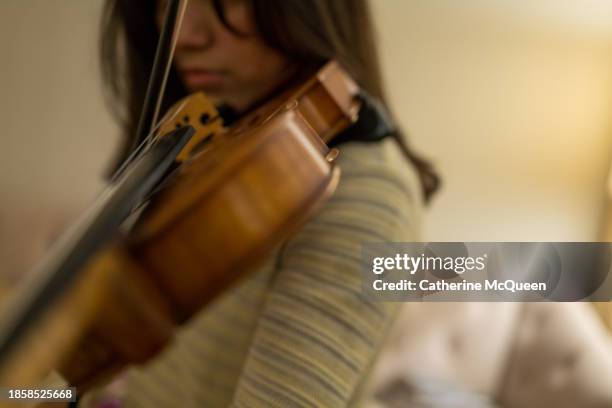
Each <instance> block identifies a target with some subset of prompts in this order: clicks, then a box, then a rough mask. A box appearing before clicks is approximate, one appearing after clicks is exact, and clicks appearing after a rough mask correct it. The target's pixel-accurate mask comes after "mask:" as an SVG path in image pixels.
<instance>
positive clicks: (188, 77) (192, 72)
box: [181, 69, 224, 88]
mask: <svg viewBox="0 0 612 408" xmlns="http://www.w3.org/2000/svg"><path fill="white" fill-rule="evenodd" d="M181 77H182V79H183V81H184V82H185V85H187V87H189V88H216V87H218V86H220V85H221V84H222V83H223V78H224V73H223V72H222V71H212V70H207V69H185V70H182V71H181Z"/></svg>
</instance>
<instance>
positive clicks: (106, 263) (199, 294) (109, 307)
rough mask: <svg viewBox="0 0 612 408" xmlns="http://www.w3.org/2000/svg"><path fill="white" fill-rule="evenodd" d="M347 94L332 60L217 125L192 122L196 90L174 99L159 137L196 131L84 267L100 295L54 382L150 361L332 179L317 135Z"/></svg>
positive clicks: (351, 100)
mask: <svg viewBox="0 0 612 408" xmlns="http://www.w3.org/2000/svg"><path fill="white" fill-rule="evenodd" d="M357 92H358V87H357V86H356V85H355V83H354V82H353V81H352V80H351V79H350V78H349V77H348V76H347V75H346V73H344V72H343V71H342V70H341V69H340V67H339V66H338V65H337V64H335V63H333V62H332V63H329V64H328V65H326V66H325V67H323V68H322V69H321V70H320V71H319V72H318V73H317V74H316V75H315V76H314V77H313V78H311V79H309V80H308V81H307V82H306V83H305V84H302V85H301V86H300V87H299V88H297V89H293V90H291V91H289V92H286V93H284V94H283V95H280V96H279V97H277V98H275V99H274V100H272V101H270V102H268V103H267V104H265V105H264V106H262V107H260V108H258V109H256V110H255V111H253V112H251V113H250V114H248V115H246V116H245V117H243V118H241V119H240V120H239V121H238V122H237V123H236V124H235V125H234V126H233V127H231V128H230V129H227V130H223V128H222V127H221V126H220V125H219V122H218V121H212V122H210V123H208V122H209V121H207V120H200V121H198V120H196V119H197V118H212V117H215V115H216V112H213V111H211V109H212V108H211V106H212V105H210V104H209V103H208V102H207V101H206V100H205V99H202V97H201V96H194V97H188V98H186V100H183V101H181V102H179V103H177V105H175V109H174V112H171V114H170V115H169V116H168V118H167V119H164V123H163V125H162V126H161V128H160V131H159V132H160V135H161V134H163V133H164V132H166V131H168V130H169V129H173V128H175V127H178V126H181V125H185V124H189V125H191V126H194V127H195V129H196V132H195V135H194V136H193V138H192V140H191V141H190V142H189V143H188V144H187V146H186V147H185V149H184V151H182V152H181V154H180V155H179V156H178V159H179V160H180V161H181V164H180V166H179V167H178V169H177V170H176V171H175V172H174V173H173V174H171V175H170V176H169V177H168V179H167V180H166V181H165V183H164V186H163V188H161V190H160V191H159V192H157V193H156V194H155V195H154V196H153V197H152V199H151V201H150V203H149V204H148V206H147V208H146V209H145V210H144V212H143V214H142V215H141V216H140V218H139V220H138V222H137V224H136V225H135V226H134V228H133V229H132V231H131V232H130V233H129V234H128V235H127V236H125V237H123V238H122V239H120V240H118V241H117V242H115V243H113V244H112V245H110V246H109V247H107V248H106V250H104V251H103V252H102V253H100V254H98V255H97V256H95V257H94V258H93V259H92V260H91V261H90V262H89V263H88V265H87V267H86V271H84V275H85V278H84V281H83V282H87V279H88V278H87V276H90V277H92V278H91V279H89V280H90V281H91V283H90V285H97V286H98V287H96V290H97V292H98V293H100V292H102V293H104V294H105V295H104V301H103V302H101V301H99V300H98V302H97V306H96V312H95V313H92V314H91V315H92V316H93V317H92V318H91V319H90V320H88V321H87V322H86V323H85V324H84V325H83V330H82V331H81V333H80V334H79V336H78V339H76V340H74V341H73V343H74V348H73V350H72V351H71V352H70V353H68V354H65V355H62V356H56V357H55V358H56V359H57V360H56V361H55V362H54V363H53V364H54V365H55V367H59V371H60V373H61V374H62V375H63V376H64V378H66V379H67V380H68V381H69V383H70V384H71V385H74V386H77V387H78V388H79V392H82V391H83V390H84V389H86V388H88V387H89V386H91V385H93V384H96V383H98V382H99V381H101V380H103V379H105V378H107V377H109V376H110V375H112V374H115V373H116V372H117V371H118V370H120V369H121V368H122V367H124V366H125V365H127V364H138V363H142V362H144V361H146V360H148V359H149V358H151V357H152V356H154V355H155V354H156V353H158V352H159V351H160V350H161V349H162V348H163V347H165V346H166V345H167V344H168V343H169V342H170V341H171V340H172V337H173V335H174V333H175V331H176V329H177V328H178V327H179V326H180V325H181V324H183V323H185V322H186V321H187V320H188V319H189V318H191V317H192V316H193V315H194V314H195V313H196V312H198V311H199V310H201V309H202V308H203V307H204V306H206V304H208V303H209V302H211V301H212V300H213V299H215V298H216V297H217V296H219V295H220V294H221V293H222V292H223V291H225V290H227V289H228V288H230V287H231V286H232V285H234V284H235V283H236V282H237V281H238V280H239V279H241V278H242V277H244V276H245V274H247V273H248V272H249V271H251V270H253V268H254V267H256V266H257V265H258V264H259V263H260V262H261V261H262V260H264V259H265V257H266V256H267V255H270V253H271V252H272V250H273V249H274V248H275V247H277V246H278V245H280V244H281V243H282V242H283V241H284V240H286V239H287V238H288V237H289V236H290V235H291V234H292V233H294V232H295V231H297V230H298V229H299V228H300V227H301V226H302V225H303V224H304V223H305V222H306V221H307V220H308V219H309V218H310V217H311V216H312V215H313V214H314V212H315V211H316V210H317V208H319V207H320V206H321V205H322V204H323V203H324V202H325V200H326V199H327V198H328V197H329V196H330V195H331V194H332V193H333V191H334V189H335V187H336V185H337V183H338V180H339V174H340V170H339V168H338V166H337V165H336V164H335V162H334V159H335V158H336V156H337V154H338V152H337V150H335V149H332V150H330V149H329V148H328V147H327V146H326V144H325V142H326V141H329V140H330V139H331V138H332V137H333V136H334V135H336V134H337V133H338V132H340V131H341V130H343V129H344V128H346V127H347V126H349V125H350V124H351V123H352V122H354V121H355V120H356V118H357V113H358V110H359V101H358V100H357V98H356V95H357ZM192 122H194V123H192ZM94 276H96V277H97V278H96V279H94V278H93V277H94ZM100 276H102V277H103V279H100ZM100 282H103V284H101V283H100ZM83 285H85V286H87V283H82V284H81V286H83ZM100 286H103V287H100ZM97 299H99V296H98V297H97ZM30 363H31V362H30Z"/></svg>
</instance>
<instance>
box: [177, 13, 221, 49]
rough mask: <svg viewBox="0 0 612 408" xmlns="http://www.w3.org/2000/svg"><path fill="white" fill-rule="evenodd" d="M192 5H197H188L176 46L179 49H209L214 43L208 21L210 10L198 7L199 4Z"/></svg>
mask: <svg viewBox="0 0 612 408" xmlns="http://www.w3.org/2000/svg"><path fill="white" fill-rule="evenodd" d="M190 3H196V4H188V5H187V9H186V10H185V14H184V16H183V21H182V23H181V29H180V32H179V36H178V38H177V43H176V46H177V48H203V47H207V46H208V45H210V43H212V41H213V30H212V25H211V24H210V22H209V21H207V20H208V18H207V15H209V14H210V10H202V7H197V3H198V2H190Z"/></svg>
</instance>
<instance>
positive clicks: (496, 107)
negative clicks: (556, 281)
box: [373, 0, 612, 241]
mask: <svg viewBox="0 0 612 408" xmlns="http://www.w3.org/2000/svg"><path fill="white" fill-rule="evenodd" d="M373 4H374V5H375V10H376V12H377V17H378V21H379V22H380V23H382V24H381V26H380V30H379V31H380V34H381V38H382V39H383V43H382V45H383V57H384V58H383V59H384V62H385V67H386V72H387V74H388V75H387V82H388V84H389V90H390V94H391V97H392V100H393V102H394V107H395V111H396V113H397V114H398V116H399V117H400V119H401V122H402V124H403V125H404V126H405V128H406V129H407V130H408V132H409V133H410V134H411V138H412V140H413V142H414V144H415V145H416V146H418V147H419V148H421V149H422V150H423V151H424V152H426V153H427V154H428V155H429V156H431V157H432V158H434V159H435V161H436V162H437V163H438V166H439V169H440V171H441V173H442V177H443V178H444V182H445V186H444V190H443V192H442V193H441V194H440V196H439V197H438V199H437V200H436V202H435V204H434V205H433V207H432V210H431V212H430V213H429V222H428V226H429V228H428V238H429V239H432V240H532V241H537V240H542V241H544V240H551V241H554V240H559V241H563V240H594V239H596V237H597V233H598V229H599V224H600V218H601V211H602V203H603V202H602V200H603V195H604V184H605V179H606V175H607V171H608V163H609V157H610V148H611V147H612V146H611V142H612V137H610V136H611V132H610V131H611V126H610V125H611V121H610V119H611V118H612V46H611V44H612V41H611V40H612V3H610V2H607V1H601V0H588V1H584V2H576V1H566V0H559V1H548V0H546V1H544V0H538V1H531V0H522V1H509V0H487V1H481V0H462V1H461V2H457V1H454V0H435V1H431V0H411V1H405V0H380V1H374V2H373Z"/></svg>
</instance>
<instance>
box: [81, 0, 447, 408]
mask: <svg viewBox="0 0 612 408" xmlns="http://www.w3.org/2000/svg"><path fill="white" fill-rule="evenodd" d="M164 8H165V1H163V0H158V1H157V2H155V1H154V0H107V4H106V11H105V19H104V25H103V41H102V64H103V72H104V78H105V80H106V83H107V85H108V89H109V90H110V95H111V97H112V98H113V101H115V105H114V106H115V107H117V106H118V107H120V108H122V109H118V112H119V114H121V115H123V116H121V118H122V119H123V120H124V122H123V124H124V133H125V136H126V137H125V140H124V148H123V149H122V151H121V154H120V156H121V158H123V157H125V155H127V154H128V153H129V150H130V148H131V147H132V146H133V141H132V139H130V137H131V135H134V134H135V131H136V127H137V123H138V115H139V113H140V109H141V106H142V103H143V99H144V94H145V88H146V81H147V74H148V72H149V71H150V67H151V64H152V60H153V55H154V51H155V46H156V41H157V36H158V30H159V27H160V24H161V20H162V18H163V11H164ZM123 40H124V41H125V44H123V43H122V41H123ZM122 52H125V55H127V58H126V61H125V62H126V64H123V61H122V60H121V58H120V56H121V55H122ZM331 59H335V60H337V61H338V62H339V63H340V64H341V65H342V66H343V67H344V68H345V69H346V71H347V72H348V73H349V74H350V75H351V76H352V77H353V78H354V79H355V80H356V81H357V82H358V83H359V85H360V86H361V87H362V88H363V89H364V90H365V91H367V92H368V93H369V94H370V95H371V96H373V97H375V98H377V99H378V100H380V101H382V102H383V103H384V96H383V91H382V83H381V77H380V70H379V65H378V59H377V54H376V46H375V39H374V35H373V29H372V23H371V17H370V13H369V10H368V7H367V4H366V0H250V1H249V0H190V1H189V4H188V6H187V9H186V13H185V16H184V20H183V23H182V26H181V30H180V34H179V37H178V43H177V46H176V52H175V59H174V66H173V70H172V72H171V75H170V78H169V82H168V88H167V91H166V96H165V99H164V102H163V106H164V107H165V108H167V107H169V106H170V105H171V104H172V103H174V102H175V101H176V100H178V99H179V98H181V97H183V96H185V95H187V94H188V93H191V92H195V91H199V90H202V91H204V92H205V93H206V94H207V95H208V96H209V97H211V98H213V100H214V101H215V102H216V103H218V104H220V105H225V106H229V107H230V108H232V109H233V110H234V111H235V112H237V114H238V115H239V114H240V113H242V112H245V111H246V110H248V109H249V108H251V107H253V106H254V105H256V104H257V103H260V102H261V101H264V100H265V99H266V98H268V97H270V96H272V95H274V94H275V93H277V92H278V91H279V90H282V89H284V87H286V86H288V85H290V84H291V83H292V81H293V80H294V78H298V77H301V76H303V75H304V73H312V72H314V71H315V70H316V69H317V68H318V67H320V66H322V65H323V64H324V63H325V62H327V61H329V60H331ZM355 129H357V130H355ZM333 143H335V144H336V145H338V147H339V149H340V150H341V156H340V159H339V165H340V167H341V169H342V176H341V181H340V184H339V186H338V189H337V190H336V193H335V194H334V195H333V197H332V198H331V199H330V201H329V202H328V203H327V204H326V205H325V206H324V207H323V209H322V210H321V211H320V212H319V213H318V214H317V215H316V216H315V217H314V219H312V220H311V221H309V223H308V224H307V225H306V226H305V227H304V228H303V229H302V230H301V231H300V232H299V233H298V234H296V235H294V236H293V237H292V238H291V239H290V240H289V241H288V242H287V243H286V244H285V245H283V246H282V248H281V249H279V250H278V251H277V252H276V253H275V254H274V256H272V257H271V258H270V259H269V260H268V261H267V262H266V263H265V265H264V266H263V267H261V268H260V269H259V270H257V271H255V272H254V273H252V274H251V275H249V277H248V278H247V279H245V280H244V281H243V282H242V283H241V284H239V285H238V286H237V287H235V288H234V289H232V290H231V291H229V292H227V293H226V294H224V295H223V296H221V297H220V298H219V299H218V300H216V301H215V302H214V303H213V304H211V305H210V306H208V307H207V308H205V309H204V310H202V311H201V312H200V314H199V315H198V316H196V317H195V318H194V319H193V321H191V322H190V324H189V325H187V327H185V328H184V330H182V332H181V333H180V335H179V337H178V339H177V341H176V342H175V343H174V344H173V345H172V346H171V347H169V348H168V349H167V350H166V351H165V352H163V353H162V354H161V355H160V356H158V357H157V358H156V359H155V360H154V361H151V362H150V363H148V364H147V365H145V366H143V367H139V368H133V369H131V370H130V371H129V372H128V373H127V375H126V377H125V379H124V382H123V384H122V385H123V396H122V400H123V403H124V405H125V406H137V407H140V406H142V407H161V406H168V407H176V406H181V407H189V406H193V407H223V406H228V405H231V406H238V407H259V406H261V407H269V406H280V407H288V406H317V407H318V406H324V407H345V406H355V405H359V401H360V400H361V398H363V396H364V395H365V394H366V393H365V392H364V390H366V384H367V376H368V373H369V371H370V368H371V367H372V365H373V363H374V362H375V359H376V355H377V353H378V351H379V350H380V348H381V346H382V342H383V340H384V339H385V336H386V333H387V332H388V329H389V327H390V324H391V323H392V321H393V316H394V310H395V309H396V306H395V305H393V304H388V303H377V302H370V301H367V300H366V299H364V298H363V296H362V295H361V272H360V256H361V245H362V244H363V243H364V242H371V241H414V240H418V239H419V223H420V217H421V216H420V211H421V208H422V205H423V203H424V202H426V201H427V200H428V199H429V198H430V197H431V194H432V193H433V192H434V191H435V190H436V188H437V184H438V183H437V181H438V179H437V177H436V176H435V174H434V173H433V171H432V170H431V168H430V166H429V165H428V164H427V163H426V162H425V161H423V160H421V159H419V158H417V157H416V156H415V155H414V154H413V153H412V152H411V151H410V150H409V149H408V148H407V147H406V145H405V144H404V142H403V140H402V136H401V135H400V134H399V133H392V134H388V135H387V134H385V135H376V134H374V132H373V129H371V128H368V127H367V126H361V127H355V128H352V129H349V130H348V131H345V132H344V133H343V134H341V135H340V136H339V137H338V138H337V139H336V140H335V141H334V142H333ZM202 268H203V270H204V269H205V266H204V265H203V266H202ZM93 399H94V398H90V401H91V400H93Z"/></svg>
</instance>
